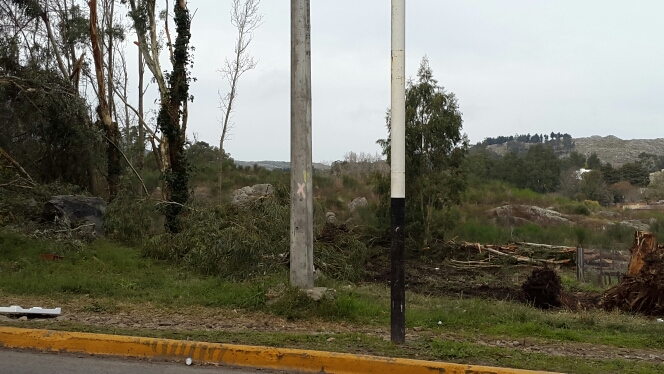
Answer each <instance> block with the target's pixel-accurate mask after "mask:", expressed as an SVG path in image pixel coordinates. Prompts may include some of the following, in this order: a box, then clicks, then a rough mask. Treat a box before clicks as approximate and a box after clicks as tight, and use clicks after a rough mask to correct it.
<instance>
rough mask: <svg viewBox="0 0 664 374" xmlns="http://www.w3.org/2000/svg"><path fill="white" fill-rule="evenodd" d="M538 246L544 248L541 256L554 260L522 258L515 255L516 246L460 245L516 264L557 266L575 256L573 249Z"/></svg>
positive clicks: (530, 244)
mask: <svg viewBox="0 0 664 374" xmlns="http://www.w3.org/2000/svg"><path fill="white" fill-rule="evenodd" d="M514 244H518V243H514ZM528 244H529V246H531V247H532V246H533V245H532V244H534V243H528ZM539 246H543V247H544V248H546V251H545V253H543V254H545V255H548V256H552V257H555V258H551V259H544V258H532V257H530V256H523V255H520V254H517V251H518V250H519V249H520V248H519V247H518V246H517V245H507V246H499V245H483V244H480V243H468V242H463V243H461V247H462V248H473V249H477V250H478V251H479V252H480V253H481V252H482V251H487V252H490V253H492V254H495V255H498V256H503V257H509V258H512V259H514V260H516V261H517V262H526V263H532V264H557V265H560V264H566V263H569V262H571V261H572V258H573V257H574V256H575V254H574V253H575V252H576V249H574V251H571V250H570V248H569V247H560V248H556V247H554V246H548V245H546V244H539ZM552 247H553V248H552ZM524 252H526V251H524ZM531 252H532V251H531ZM532 254H534V252H532Z"/></svg>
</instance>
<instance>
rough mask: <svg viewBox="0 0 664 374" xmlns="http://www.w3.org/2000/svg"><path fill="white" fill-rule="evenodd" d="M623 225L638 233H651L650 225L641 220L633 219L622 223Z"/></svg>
mask: <svg viewBox="0 0 664 374" xmlns="http://www.w3.org/2000/svg"><path fill="white" fill-rule="evenodd" d="M620 224H621V225H623V226H627V227H629V228H632V229H634V230H636V231H650V225H648V224H647V223H643V222H641V221H639V220H636V219H632V220H627V221H622V222H620Z"/></svg>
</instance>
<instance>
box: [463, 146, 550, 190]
mask: <svg viewBox="0 0 664 374" xmlns="http://www.w3.org/2000/svg"><path fill="white" fill-rule="evenodd" d="M561 167H562V163H561V161H560V160H559V159H558V157H557V156H556V155H555V152H554V150H553V148H552V147H551V146H548V145H543V144H535V145H533V146H531V147H530V148H528V150H527V151H526V152H525V154H524V155H523V156H519V155H518V154H517V153H515V152H509V153H507V154H506V155H505V156H503V157H502V158H497V159H495V158H492V157H491V156H490V154H489V153H488V152H476V153H474V154H473V155H471V156H470V157H468V160H467V161H466V162H465V163H464V169H465V170H467V171H468V173H469V174H470V177H471V178H472V180H474V181H476V182H479V181H482V180H487V179H497V180H502V181H505V182H508V183H511V184H512V185H514V186H516V187H518V188H522V189H523V188H529V189H531V190H533V191H536V192H542V193H543V192H553V191H555V190H557V189H558V187H559V186H560V171H561Z"/></svg>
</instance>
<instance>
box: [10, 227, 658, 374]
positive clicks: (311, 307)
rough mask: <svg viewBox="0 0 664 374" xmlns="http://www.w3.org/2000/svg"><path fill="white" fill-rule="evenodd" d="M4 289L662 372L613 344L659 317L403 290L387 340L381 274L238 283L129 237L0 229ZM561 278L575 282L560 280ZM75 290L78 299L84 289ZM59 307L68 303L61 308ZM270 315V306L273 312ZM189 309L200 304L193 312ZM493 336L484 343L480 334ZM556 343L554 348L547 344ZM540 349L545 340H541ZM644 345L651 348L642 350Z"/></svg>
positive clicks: (636, 346)
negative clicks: (303, 283) (66, 236)
mask: <svg viewBox="0 0 664 374" xmlns="http://www.w3.org/2000/svg"><path fill="white" fill-rule="evenodd" d="M43 253H58V254H60V255H62V256H63V257H64V259H62V260H56V261H53V260H43V259H41V258H40V255H41V254H43ZM0 274H2V282H0V299H5V300H9V299H12V298H14V299H13V300H15V299H16V298H18V300H20V299H21V297H26V298H29V299H30V300H39V298H43V299H44V300H55V302H57V301H61V302H63V303H66V302H67V300H72V299H76V300H79V304H78V306H77V307H76V308H77V310H75V311H73V313H79V312H80V313H82V314H85V315H114V314H118V313H122V311H123V308H124V307H123V305H126V304H128V303H129V304H133V305H156V306H162V307H167V308H177V307H184V306H200V307H203V308H211V310H219V311H224V310H238V309H239V310H241V311H242V313H261V314H262V315H265V316H268V318H276V319H279V320H285V321H290V322H291V323H294V324H309V325H310V324H311V322H312V321H314V322H315V321H324V322H329V323H335V324H343V325H344V326H346V327H347V328H344V329H345V331H344V332H341V333H336V334H334V335H332V336H333V337H334V340H332V341H327V339H329V337H330V335H326V334H320V333H315V331H309V332H305V333H292V332H289V331H287V330H286V331H269V332H267V331H257V332H251V333H242V332H237V331H216V330H214V329H211V330H210V329H207V330H206V329H204V328H203V327H201V328H200V329H193V330H194V331H187V332H183V331H177V330H160V331H154V330H146V329H142V328H141V327H137V328H134V329H131V328H127V327H124V328H122V327H118V326H113V325H110V326H109V325H103V326H99V325H95V323H93V322H85V323H81V322H71V321H70V322H61V323H55V322H30V323H31V324H34V326H43V327H48V328H56V329H57V328H60V329H70V330H80V331H99V332H112V333H119V334H137V335H146V336H165V337H170V338H190V339H201V340H207V341H217V342H234V343H247V344H263V345H275V346H288V347H300V348H314V349H325V350H338V351H351V352H364V353H371V354H378V355H390V356H403V357H417V358H424V359H433V360H449V361H457V362H467V363H480V364H491V365H504V366H510V367H519V368H530V369H548V370H559V371H565V372H576V373H597V372H616V373H618V372H620V373H623V372H625V373H627V372H630V373H650V372H664V366H662V364H661V363H658V362H657V361H656V360H655V361H653V360H650V361H648V360H645V361H644V360H626V359H620V358H618V357H619V356H617V353H618V352H620V351H621V350H628V351H629V350H633V351H635V352H637V353H635V354H637V355H641V354H644V355H646V356H647V354H653V352H654V354H659V355H663V354H664V352H662V351H661V348H662V347H664V324H658V323H656V322H655V321H654V320H652V319H647V318H642V317H637V316H630V315H625V314H620V313H606V312H601V311H588V312H581V313H572V312H567V311H564V310H554V311H540V310H536V309H534V308H531V307H529V306H528V305H524V304H521V303H517V302H513V301H507V300H483V299H478V298H464V297H440V296H436V295H428V296H426V295H422V294H415V293H411V292H408V293H407V306H408V309H407V326H408V333H409V334H411V336H410V337H409V339H408V342H407V344H406V345H404V346H394V345H392V344H391V343H389V342H386V341H385V340H384V336H383V337H380V336H371V335H368V334H366V331H372V330H373V329H380V330H381V331H383V332H385V328H386V326H389V289H388V288H387V286H386V285H384V284H359V285H347V284H341V283H336V282H334V281H331V280H325V281H323V284H324V285H325V286H328V287H334V288H335V289H337V291H338V292H337V297H336V298H335V299H334V300H323V301H318V302H316V301H312V300H309V299H308V298H307V297H305V296H304V295H302V294H301V293H299V292H298V291H296V290H293V289H289V288H287V287H285V286H284V284H285V283H287V273H286V269H284V272H283V273H280V274H277V275H272V276H269V277H264V278H256V279H253V280H251V281H247V282H242V283H233V282H228V281H224V280H222V279H219V278H216V277H211V276H202V275H198V274H196V273H192V272H191V271H188V270H186V269H184V268H178V267H173V266H172V265H168V264H166V263H161V262H159V261H155V260H152V259H148V258H144V257H142V256H141V255H140V252H139V251H138V250H136V249H134V248H127V247H122V246H118V245H116V244H114V243H111V242H107V241H103V240H99V241H95V242H93V243H91V244H81V245H80V246H74V247H72V246H71V245H70V244H68V243H66V242H58V241H41V240H36V239H30V238H26V237H24V236H20V235H17V234H7V233H2V234H0ZM566 284H567V285H568V287H572V286H575V285H574V284H573V281H571V280H567V281H566ZM81 300H82V301H81ZM65 313H67V310H65ZM269 316H272V317H269ZM189 317H190V318H191V320H192V321H196V318H197V317H196V316H195V315H191V316H189ZM496 341H503V342H505V341H507V342H512V341H519V342H524V345H525V344H526V343H525V342H530V343H528V344H530V345H535V346H538V347H544V348H546V347H549V348H551V347H555V349H557V350H560V351H561V352H562V353H563V355H552V354H547V353H546V352H545V353H538V352H534V351H528V350H524V349H523V347H514V346H509V345H506V346H501V345H500V344H494V343H492V342H496ZM487 343H489V344H487ZM596 345H597V346H598V347H600V351H602V352H604V354H603V355H600V356H599V357H594V358H584V357H581V356H580V355H579V354H576V353H573V352H571V351H570V352H571V353H570V355H571V356H570V357H566V356H565V352H567V351H568V350H569V349H571V348H570V347H572V348H574V350H575V351H576V350H581V351H583V350H584V349H591V347H593V346H596ZM551 349H554V348H551ZM545 351H546V350H545ZM648 352H650V353H648Z"/></svg>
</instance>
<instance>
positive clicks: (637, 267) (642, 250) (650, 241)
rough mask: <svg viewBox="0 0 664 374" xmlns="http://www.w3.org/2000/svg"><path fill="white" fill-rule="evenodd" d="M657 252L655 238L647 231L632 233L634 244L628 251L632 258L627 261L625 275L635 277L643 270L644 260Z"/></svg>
mask: <svg viewBox="0 0 664 374" xmlns="http://www.w3.org/2000/svg"><path fill="white" fill-rule="evenodd" d="M656 250H657V237H655V236H654V235H653V234H652V233H650V232H647V231H636V232H635V233H634V244H632V248H630V249H629V251H630V252H631V253H632V256H631V257H630V259H629V267H628V268H627V275H637V274H639V273H640V272H641V270H642V269H643V265H644V264H645V262H644V259H645V257H646V256H648V255H649V254H650V253H652V252H654V251H656Z"/></svg>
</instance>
